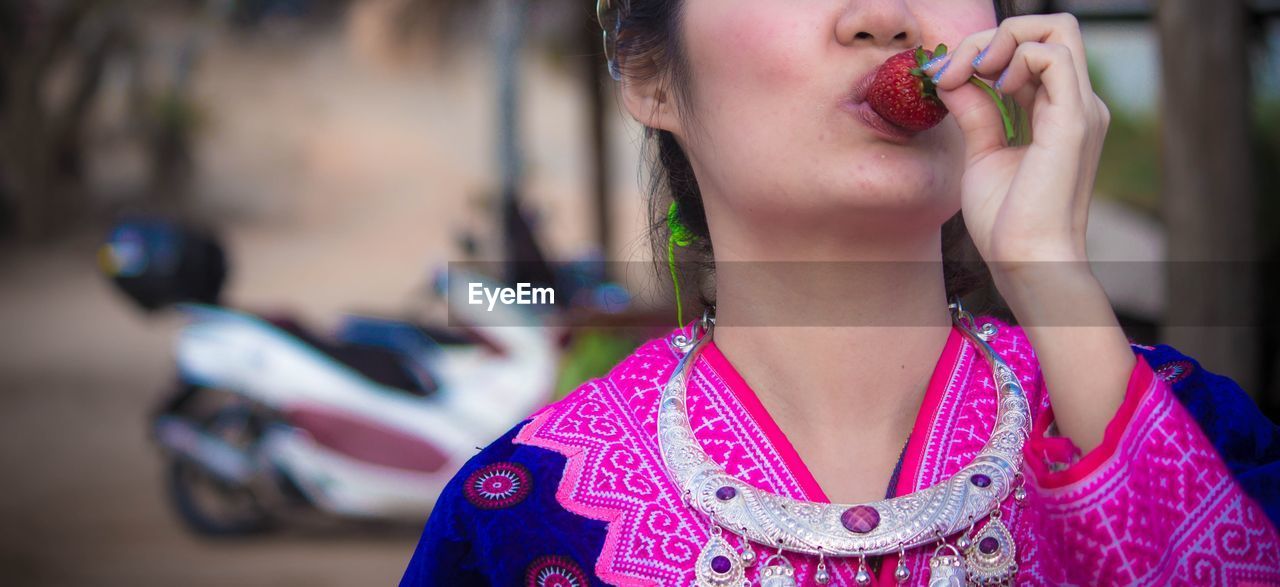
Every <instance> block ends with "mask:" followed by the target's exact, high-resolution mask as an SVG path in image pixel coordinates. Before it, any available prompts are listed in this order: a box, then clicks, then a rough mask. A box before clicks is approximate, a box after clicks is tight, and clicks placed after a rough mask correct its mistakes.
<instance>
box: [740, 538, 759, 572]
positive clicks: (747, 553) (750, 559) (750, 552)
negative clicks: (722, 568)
mask: <svg viewBox="0 0 1280 587" xmlns="http://www.w3.org/2000/svg"><path fill="white" fill-rule="evenodd" d="M740 558H741V559H742V566H744V567H750V566H751V565H754V564H756V549H754V548H751V543H750V542H747V543H746V544H744V545H743V546H742V556H741V557H740Z"/></svg>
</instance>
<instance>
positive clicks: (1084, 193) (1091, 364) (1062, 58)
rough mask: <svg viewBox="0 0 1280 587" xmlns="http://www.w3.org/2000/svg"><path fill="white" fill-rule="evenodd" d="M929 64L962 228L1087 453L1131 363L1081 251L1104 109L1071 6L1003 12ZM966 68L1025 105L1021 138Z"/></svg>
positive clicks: (1106, 117) (1064, 421)
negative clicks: (1011, 137)
mask: <svg viewBox="0 0 1280 587" xmlns="http://www.w3.org/2000/svg"><path fill="white" fill-rule="evenodd" d="M980 55H981V57H980V58H979V56H980ZM975 61H977V65H974V62H975ZM943 68H945V70H943ZM930 71H931V72H934V73H935V74H936V75H935V77H936V78H937V82H936V85H937V86H938V97H939V98H941V99H942V101H943V102H944V103H945V104H946V105H947V109H948V110H950V111H951V113H952V114H953V115H955V117H956V122H957V123H959V125H960V129H961V130H962V131H963V132H964V141H965V154H964V157H965V171H964V179H963V181H962V183H961V196H960V198H961V210H962V212H963V214H964V221H965V226H966V227H967V228H968V230H969V234H970V236H972V237H973V242H974V244H975V245H976V246H977V248H978V252H979V253H981V254H982V258H983V259H984V260H985V261H986V262H987V264H988V265H989V266H990V268H991V275H992V278H993V279H994V281H995V284H996V287H997V288H998V289H999V290H1000V294H1001V295H1002V296H1003V297H1004V298H1005V300H1006V301H1007V302H1008V303H1009V307H1010V309H1011V310H1013V313H1014V315H1015V316H1017V318H1018V323H1019V325H1020V326H1021V327H1022V328H1023V330H1024V332H1026V334H1027V337H1028V339H1029V340H1030V342H1031V346H1032V347H1033V348H1034V349H1035V351H1036V356H1037V358H1038V359H1039V363H1040V369H1041V372H1042V373H1043V375H1044V382H1045V389H1046V390H1047V391H1048V393H1049V399H1050V401H1051V403H1052V404H1053V407H1054V410H1053V412H1054V416H1055V418H1056V419H1057V421H1058V428H1059V430H1061V431H1062V432H1063V433H1065V434H1066V435H1067V436H1069V437H1070V438H1071V439H1072V440H1073V441H1074V442H1075V444H1076V446H1078V447H1080V448H1081V449H1082V450H1084V451H1086V452H1089V451H1091V450H1093V449H1094V448H1096V447H1098V446H1100V445H1101V444H1102V441H1103V438H1104V436H1105V432H1106V428H1107V425H1108V423H1109V422H1111V421H1112V419H1113V417H1114V415H1115V414H1116V412H1117V409H1118V408H1119V406H1120V404H1121V400H1122V399H1123V398H1124V396H1125V384H1126V382H1127V381H1129V379H1130V374H1131V373H1132V371H1133V369H1134V368H1135V366H1136V360H1135V358H1134V356H1133V352H1132V350H1131V349H1130V348H1129V344H1128V340H1127V339H1126V337H1125V335H1124V331H1123V330H1121V329H1120V325H1119V321H1118V320H1117V319H1116V315H1115V312H1114V311H1113V310H1112V308H1111V304H1110V302H1109V300H1108V299H1107V296H1106V293H1105V292H1104V291H1103V290H1102V286H1101V284H1099V283H1098V281H1097V279H1096V278H1095V277H1094V275H1093V273H1092V271H1090V269H1089V265H1088V258H1087V257H1086V254H1085V225H1086V223H1087V221H1088V213H1089V201H1090V199H1091V198H1092V197H1093V180H1094V177H1095V176H1096V175H1097V171H1098V159H1099V157H1100V155H1101V153H1102V139H1103V137H1104V136H1105V135H1106V132H1107V125H1108V124H1109V123H1110V120H1111V115H1110V113H1109V112H1108V111H1107V107H1106V106H1105V105H1104V104H1103V103H1102V100H1100V99H1098V96H1097V95H1095V94H1094V93H1093V88H1092V86H1091V85H1090V84H1089V72H1088V68H1087V67H1086V61H1085V53H1084V43H1083V42H1082V40H1081V36H1080V26H1079V24H1078V23H1077V22H1076V19H1075V17H1073V16H1071V15H1069V14H1052V15H1036V16H1018V17H1013V18H1009V19H1006V20H1005V21H1004V22H1002V23H1000V26H999V27H997V28H995V29H991V30H987V31H982V32H979V33H974V34H973V35H970V36H969V37H967V38H965V39H964V40H963V41H962V42H961V43H960V44H959V45H957V46H956V48H955V49H954V50H953V51H952V52H951V60H950V61H949V62H947V64H946V65H935V66H934V67H933V68H930ZM937 72H940V74H938V73H937ZM974 74H977V75H978V76H979V77H982V78H987V79H991V78H998V80H999V81H998V82H997V84H996V86H997V87H996V89H997V90H998V91H1000V92H1002V93H1004V94H1006V95H1012V96H1013V99H1014V101H1015V102H1017V103H1018V105H1019V106H1021V107H1022V108H1023V109H1025V110H1027V111H1028V114H1029V116H1030V120H1031V143H1030V144H1029V145H1025V146H1019V147H1010V146H1006V145H1005V142H1004V125H1003V122H1002V121H1001V118H1000V114H999V111H998V109H997V108H996V106H995V104H993V103H992V101H991V97H990V96H988V95H987V94H986V93H985V92H984V91H982V89H980V88H978V87H977V86H975V85H973V84H969V83H966V82H967V81H968V80H969V76H971V75H974ZM1063 326H1066V328H1063ZM1081 327H1084V328H1081Z"/></svg>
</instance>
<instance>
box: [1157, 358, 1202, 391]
mask: <svg viewBox="0 0 1280 587" xmlns="http://www.w3.org/2000/svg"><path fill="white" fill-rule="evenodd" d="M1194 369H1195V365H1192V364H1191V362H1190V361H1172V362H1169V363H1165V364H1163V365H1161V366H1160V367H1158V368H1157V369H1156V375H1159V376H1160V378H1161V379H1163V380H1165V381H1167V382H1168V383H1169V385H1173V384H1174V383H1177V382H1179V381H1182V380H1183V379H1186V377H1187V376H1188V375H1190V374H1191V371H1192V370H1194Z"/></svg>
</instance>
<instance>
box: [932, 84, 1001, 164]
mask: <svg viewBox="0 0 1280 587" xmlns="http://www.w3.org/2000/svg"><path fill="white" fill-rule="evenodd" d="M937 93H938V98H939V99H940V100H942V103H943V104H945V105H946V106H947V110H948V111H950V112H951V115H952V116H954V117H955V118H956V123H957V124H959V125H960V130H961V131H962V132H963V133H964V145H965V159H966V160H967V161H973V160H974V159H978V158H980V157H982V156H983V155H986V154H987V153H990V152H991V151H994V150H996V149H1001V148H1003V147H1004V146H1005V142H1004V119H1002V118H1001V117H1000V109H999V108H997V107H996V104H995V101H994V100H993V99H992V97H991V96H990V95H988V94H987V93H986V92H984V91H982V89H981V88H979V87H977V86H975V85H973V84H971V83H965V84H962V85H961V86H960V87H958V88H956V89H954V90H944V89H942V88H938V89H937Z"/></svg>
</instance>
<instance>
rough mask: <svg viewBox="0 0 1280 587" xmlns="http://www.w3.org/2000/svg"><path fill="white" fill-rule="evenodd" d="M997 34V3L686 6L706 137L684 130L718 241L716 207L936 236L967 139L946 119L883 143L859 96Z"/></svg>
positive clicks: (739, 0) (783, 1)
mask: <svg viewBox="0 0 1280 587" xmlns="http://www.w3.org/2000/svg"><path fill="white" fill-rule="evenodd" d="M995 25H996V20H995V9H994V8H993V6H992V3H991V0H686V2H685V8H684V14H683V26H684V30H683V31H681V39H682V41H683V43H684V47H685V55H686V59H687V60H688V64H689V70H690V75H689V79H690V84H691V86H690V89H691V94H692V97H693V98H692V100H693V104H691V105H685V106H686V107H689V106H691V107H692V115H693V116H694V117H695V118H696V119H697V125H698V131H694V130H693V129H689V128H680V129H676V130H675V132H676V135H677V136H678V137H680V139H681V141H682V143H683V144H684V145H685V148H686V151H687V152H688V154H689V157H690V160H691V162H692V164H693V166H694V171H695V173H696V175H697V178H698V182H699V185H700V187H701V188H702V193H703V195H704V197H705V198H707V205H708V213H709V214H710V215H711V217H709V220H710V221H711V223H712V230H713V236H714V233H715V231H716V226H715V225H716V223H717V221H719V219H718V218H715V217H714V216H715V215H716V214H717V213H718V210H721V209H733V210H734V211H735V215H741V214H747V215H749V216H751V217H754V218H757V219H759V220H762V221H766V222H769V223H776V222H779V221H783V222H785V221H786V219H796V220H797V221H799V222H801V223H803V224H804V225H808V226H813V225H814V224H813V221H814V220H815V219H822V220H825V221H828V222H830V221H832V220H833V219H840V218H845V219H849V220H851V221H852V220H856V219H858V218H862V219H864V220H865V219H867V218H879V222H880V223H881V224H884V219H885V218H893V219H900V220H901V221H902V222H914V223H918V224H919V225H920V226H926V227H927V226H931V227H932V229H934V230H936V229H937V227H938V226H940V225H941V223H942V222H944V221H945V220H946V219H947V218H948V217H950V216H951V215H952V214H954V213H955V212H956V210H958V209H959V207H960V206H959V185H960V175H961V171H962V167H961V166H962V164H963V161H962V159H961V155H962V153H963V145H962V142H961V140H962V139H961V135H960V130H959V127H958V126H956V124H955V122H954V120H953V119H952V118H951V117H948V118H947V119H946V120H945V121H944V122H943V123H942V124H941V125H939V126H937V127H934V128H933V129H930V130H928V131H925V132H923V133H919V134H917V135H914V136H911V137H910V138H906V139H904V138H903V137H901V136H897V137H894V136H887V135H885V134H882V133H881V132H879V131H876V130H874V129H873V128H872V127H871V126H870V125H868V124H867V123H866V122H864V121H863V120H862V118H861V116H860V115H859V113H858V112H857V111H858V109H859V108H860V107H862V106H859V102H860V101H861V98H860V97H859V96H858V95H857V94H858V93H860V92H858V91H857V88H858V86H859V82H862V81H864V80H868V79H869V75H871V74H873V73H874V71H875V69H876V67H877V66H878V65H879V64H880V63H882V62H884V60H885V59H887V58H888V57H889V56H891V55H893V54H895V53H898V52H900V51H903V50H905V49H910V48H914V47H916V46H917V45H924V46H925V47H926V48H932V47H934V46H936V45H937V44H938V43H943V42H945V43H947V44H948V45H949V46H954V44H955V43H957V42H958V41H960V40H961V39H963V38H964V37H965V36H966V35H968V34H969V33H973V32H976V31H980V30H984V29H988V28H992V27H994V26H995ZM863 87H865V84H863ZM863 106H865V105H863ZM877 211H878V212H879V213H876V212H877ZM753 223H754V222H753ZM893 223H894V222H890V224H893ZM851 226H856V225H851Z"/></svg>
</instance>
